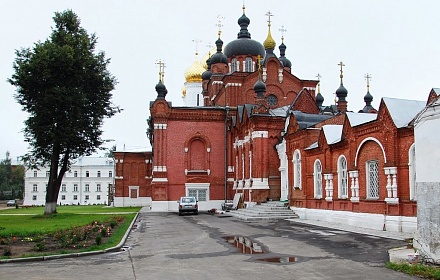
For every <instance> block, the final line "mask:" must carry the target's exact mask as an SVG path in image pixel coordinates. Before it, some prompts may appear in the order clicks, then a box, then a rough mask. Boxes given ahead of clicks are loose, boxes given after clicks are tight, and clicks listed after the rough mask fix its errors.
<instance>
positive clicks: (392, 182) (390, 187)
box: [384, 167, 399, 204]
mask: <svg viewBox="0 0 440 280" xmlns="http://www.w3.org/2000/svg"><path fill="white" fill-rule="evenodd" d="M384 171H385V175H387V186H386V189H387V195H388V197H387V198H385V201H386V203H388V204H396V203H399V198H398V197H397V167H385V168H384Z"/></svg>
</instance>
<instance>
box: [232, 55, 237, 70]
mask: <svg viewBox="0 0 440 280" xmlns="http://www.w3.org/2000/svg"><path fill="white" fill-rule="evenodd" d="M235 71H238V69H237V59H236V58H233V59H232V60H231V73H232V72H235Z"/></svg>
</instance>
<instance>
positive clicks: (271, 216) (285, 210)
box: [229, 201, 298, 220]
mask: <svg viewBox="0 0 440 280" xmlns="http://www.w3.org/2000/svg"><path fill="white" fill-rule="evenodd" d="M229 213H230V215H232V216H234V217H236V218H239V219H242V220H276V219H294V218H298V215H297V214H295V212H294V211H292V210H290V209H289V207H288V204H287V203H285V202H280V201H268V202H265V203H261V204H259V205H254V206H252V207H249V208H242V209H238V210H235V211H230V212H229Z"/></svg>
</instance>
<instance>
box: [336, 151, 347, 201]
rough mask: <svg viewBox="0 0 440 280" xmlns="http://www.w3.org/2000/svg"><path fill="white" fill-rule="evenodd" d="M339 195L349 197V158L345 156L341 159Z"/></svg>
mask: <svg viewBox="0 0 440 280" xmlns="http://www.w3.org/2000/svg"><path fill="white" fill-rule="evenodd" d="M338 167H339V170H338V175H339V197H340V198H347V197H348V178H347V175H348V174H347V160H346V158H345V157H344V156H342V157H341V158H340V159H339V165H338Z"/></svg>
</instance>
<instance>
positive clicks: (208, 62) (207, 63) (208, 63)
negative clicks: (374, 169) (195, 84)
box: [202, 57, 212, 80]
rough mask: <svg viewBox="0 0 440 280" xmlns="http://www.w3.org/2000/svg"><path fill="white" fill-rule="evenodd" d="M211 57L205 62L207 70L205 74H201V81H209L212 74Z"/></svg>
mask: <svg viewBox="0 0 440 280" xmlns="http://www.w3.org/2000/svg"><path fill="white" fill-rule="evenodd" d="M211 64H212V63H211V57H209V58H208V59H207V60H206V65H208V69H207V70H206V71H205V72H203V74H202V80H209V79H211V76H212V72H211Z"/></svg>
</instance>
